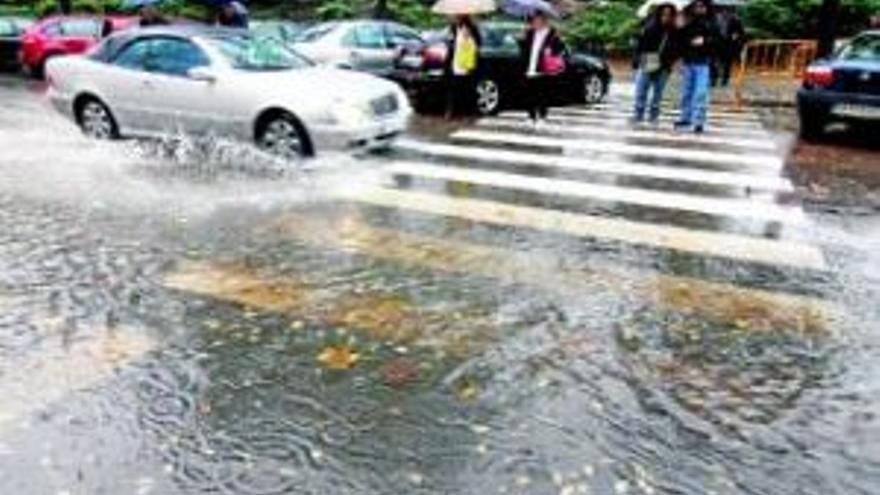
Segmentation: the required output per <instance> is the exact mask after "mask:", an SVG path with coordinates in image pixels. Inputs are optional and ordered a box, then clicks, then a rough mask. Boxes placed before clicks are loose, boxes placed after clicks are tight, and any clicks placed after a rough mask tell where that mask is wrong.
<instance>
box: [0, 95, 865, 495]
mask: <svg viewBox="0 0 880 495" xmlns="http://www.w3.org/2000/svg"><path fill="white" fill-rule="evenodd" d="M40 98H41V96H40V88H39V87H37V86H28V85H26V84H24V83H22V82H21V81H19V80H17V79H13V78H6V79H0V101H2V103H3V104H2V111H0V309H2V311H0V399H2V400H0V473H2V476H0V493H20V494H36V495H42V494H47V495H59V494H69V495H80V494H89V495H91V494H111V495H115V494H139V495H146V494H150V493H155V494H161V495H177V494H195V493H229V494H300V493H316V494H349V493H351V494H373V493H383V494H384V493H389V494H392V493H394V494H397V493H408V494H409V493H412V494H419V493H425V494H435V493H436V494H440V493H527V494H545V493H547V494H557V493H561V494H577V493H593V494H615V495H622V494H630V493H632V494H694V495H696V494H701V495H702V494H709V493H714V494H719V495H721V494H724V495H727V494H774V495H775V494H782V495H788V494H791V495H795V494H798V495H800V494H809V495H813V494H815V495H820V494H821V495H826V494H846V495H849V494H865V495H868V494H875V493H877V491H878V489H880V448H878V445H880V417H878V416H877V411H878V410H880V409H878V407H880V375H878V373H880V364H878V363H880V347H878V345H880V339H878V337H877V334H876V329H877V328H878V325H877V324H878V322H880V314H878V308H880V305H878V304H877V300H878V299H877V292H876V291H877V284H878V280H880V258H878V254H877V253H878V252H880V250H878V249H877V247H878V245H880V222H878V219H880V216H878V215H877V209H876V206H877V204H878V201H877V199H878V196H877V191H878V184H880V181H877V180H876V178H877V174H880V158H878V156H880V155H878V152H877V151H875V150H871V149H868V150H865V149H864V148H865V146H870V140H869V139H867V138H865V137H864V136H859V135H855V136H851V135H847V136H843V135H836V136H835V137H833V138H832V144H830V145H821V146H816V145H806V144H803V143H797V142H795V141H794V140H793V138H792V137H791V134H790V132H788V130H787V129H786V127H787V126H788V123H787V122H788V121H786V120H785V119H779V118H778V112H773V113H774V115H777V118H776V119H769V120H772V121H773V123H774V127H773V129H771V132H767V131H766V130H764V129H763V126H762V125H761V119H763V120H764V121H768V119H767V118H766V117H767V116H763V117H760V118H756V120H754V121H753V119H752V118H751V117H749V116H743V115H739V114H736V113H735V112H731V114H730V115H729V117H727V118H724V119H719V121H718V123H717V127H716V128H715V129H713V131H712V132H710V133H709V135H708V136H707V139H705V140H704V141H697V142H695V141H692V140H690V138H682V137H680V136H675V135H671V134H668V133H665V132H664V133H661V134H660V135H657V134H655V133H654V132H653V131H646V132H643V131H632V130H629V129H628V128H626V127H623V126H616V125H615V122H619V120H620V119H621V118H622V117H621V115H620V114H621V109H624V108H626V98H627V97H626V94H625V91H621V92H615V94H613V95H612V98H611V101H610V103H609V104H608V105H607V106H605V107H601V108H597V109H591V110H587V109H570V110H562V111H558V112H556V113H555V115H556V117H555V120H554V122H552V123H551V124H550V126H548V127H547V128H545V129H542V130H541V131H540V132H537V133H536V132H533V131H530V130H525V129H522V126H521V123H520V120H521V119H520V117H519V116H518V115H515V114H512V115H503V116H501V117H500V118H498V119H493V120H487V121H483V122H479V123H477V122H460V123H456V124H453V125H447V124H441V123H440V122H439V121H436V120H430V119H423V120H420V121H418V122H416V123H415V124H414V132H413V135H412V136H408V137H407V139H406V140H405V141H404V142H402V143H401V146H400V147H399V148H398V149H396V150H394V151H392V152H390V153H388V154H386V155H384V156H379V157H361V158H352V157H347V156H344V155H329V156H324V157H322V158H319V159H317V160H316V161H315V162H314V163H312V164H310V165H309V170H303V169H300V168H291V167H288V166H286V165H279V164H277V163H274V162H273V161H271V160H268V159H266V158H265V157H262V156H261V155H259V154H258V153H255V152H254V151H253V150H251V149H250V148H248V147H247V146H239V145H219V146H214V147H211V146H202V145H194V144H191V143H188V142H182V143H180V142H168V143H143V142H124V143H94V142H89V141H87V140H85V139H83V138H82V137H81V136H80V135H79V134H78V133H77V132H76V130H75V129H73V128H72V126H71V125H70V124H69V123H67V122H65V121H63V120H62V119H60V118H58V117H56V116H54V115H53V114H51V113H50V112H49V111H48V109H47V108H46V107H45V105H44V104H43V103H42V102H41V99H40ZM719 115H720V114H719ZM777 124H778V125H777ZM609 130H610V132H609ZM456 132H458V134H454V133H456ZM451 134H452V135H451ZM706 151H710V152H711V153H709V155H708V156H707V155H705V154H703V153H704V152H706ZM780 177H783V179H780Z"/></svg>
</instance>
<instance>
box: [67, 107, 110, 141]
mask: <svg viewBox="0 0 880 495" xmlns="http://www.w3.org/2000/svg"><path fill="white" fill-rule="evenodd" d="M76 119H77V122H78V123H79V126H80V128H81V129H82V131H83V133H84V134H85V135H86V136H88V137H91V138H94V139H116V138H118V137H119V128H118V127H117V125H116V120H115V119H114V118H113V114H112V113H110V109H109V108H107V105H104V104H103V103H101V102H100V101H98V100H97V99H95V98H87V99H86V100H85V101H83V102H82V103H80V104H79V105H77V112H76Z"/></svg>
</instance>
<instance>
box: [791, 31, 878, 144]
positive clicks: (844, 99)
mask: <svg viewBox="0 0 880 495" xmlns="http://www.w3.org/2000/svg"><path fill="white" fill-rule="evenodd" d="M798 112H799V114H800V122H801V136H802V137H803V138H804V139H807V140H813V139H817V138H819V137H821V136H822V134H823V133H824V132H825V128H826V127H827V125H828V124H830V123H832V122H845V123H869V124H873V125H877V124H878V123H880V31H869V32H866V33H863V34H860V35H859V36H857V37H856V38H854V39H853V40H852V41H851V42H850V43H848V44H847V45H845V46H844V47H843V48H841V49H840V50H839V51H838V52H837V53H835V54H834V55H833V56H831V57H829V58H827V59H823V60H819V61H817V62H815V63H814V64H813V65H811V66H810V67H808V68H807V71H806V74H805V76H804V83H803V87H802V88H801V89H800V91H799V92H798Z"/></svg>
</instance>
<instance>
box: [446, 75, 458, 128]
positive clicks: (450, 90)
mask: <svg viewBox="0 0 880 495" xmlns="http://www.w3.org/2000/svg"><path fill="white" fill-rule="evenodd" d="M455 79H456V78H455V76H453V75H452V74H449V75H447V76H446V81H445V86H446V88H445V89H446V105H445V107H444V115H445V116H446V118H447V119H451V118H452V116H453V115H454V114H455V99H456V89H457V88H456V87H455V86H456V85H455Z"/></svg>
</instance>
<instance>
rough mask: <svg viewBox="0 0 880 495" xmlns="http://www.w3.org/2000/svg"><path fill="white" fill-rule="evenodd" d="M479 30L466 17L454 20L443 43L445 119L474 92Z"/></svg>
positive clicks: (480, 43)
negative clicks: (459, 103) (458, 103)
mask: <svg viewBox="0 0 880 495" xmlns="http://www.w3.org/2000/svg"><path fill="white" fill-rule="evenodd" d="M481 45H482V37H481V36H480V28H479V27H478V26H477V25H476V23H474V21H473V19H471V18H470V17H469V16H466V15H462V16H458V17H456V18H455V20H454V21H453V23H452V25H451V26H450V27H449V37H448V38H447V40H446V53H447V54H448V56H447V57H446V67H445V70H444V78H445V80H446V112H445V114H446V118H447V119H451V118H452V116H453V115H454V114H455V108H456V103H457V102H460V101H461V100H462V97H463V96H466V95H471V94H473V92H474V88H473V79H474V74H475V73H476V72H477V69H478V68H479V63H480V46H481Z"/></svg>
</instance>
